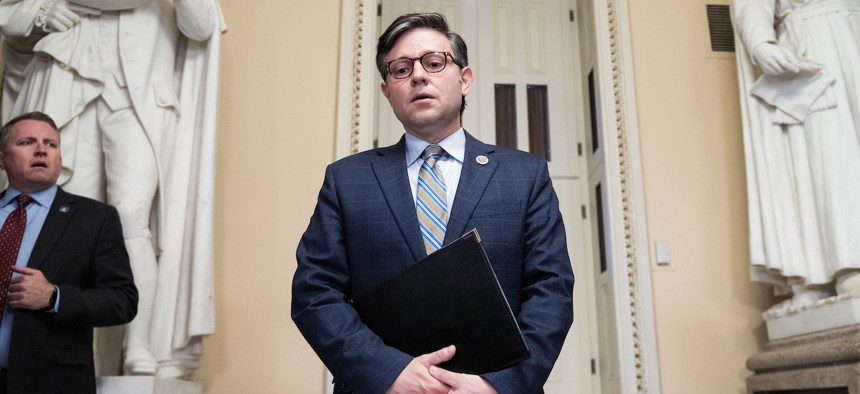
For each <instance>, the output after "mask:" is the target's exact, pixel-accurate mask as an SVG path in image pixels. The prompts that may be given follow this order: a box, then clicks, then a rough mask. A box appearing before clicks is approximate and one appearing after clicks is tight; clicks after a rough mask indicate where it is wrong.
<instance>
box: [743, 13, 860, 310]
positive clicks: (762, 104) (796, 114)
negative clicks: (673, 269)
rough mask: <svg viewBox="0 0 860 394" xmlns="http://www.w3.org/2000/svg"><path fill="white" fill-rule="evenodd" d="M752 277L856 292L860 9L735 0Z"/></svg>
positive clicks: (798, 293) (807, 288)
mask: <svg viewBox="0 0 860 394" xmlns="http://www.w3.org/2000/svg"><path fill="white" fill-rule="evenodd" d="M732 13H733V15H732V17H733V20H734V26H735V31H736V33H737V35H738V38H739V40H738V43H739V44H740V47H739V48H738V73H739V79H740V91H741V104H742V110H743V126H744V146H745V157H746V167H747V187H748V199H749V219H750V238H751V242H750V248H751V254H752V278H753V280H755V281H759V282H766V283H771V284H773V285H775V286H776V289H777V292H778V293H781V294H792V297H791V298H790V299H788V300H787V301H786V302H784V303H782V304H780V305H776V306H774V307H773V308H771V311H769V312H771V313H776V314H780V313H785V312H786V311H787V310H789V309H791V308H799V307H804V306H807V305H809V304H814V303H816V302H818V301H819V300H821V299H822V298H826V297H829V296H832V295H834V293H836V294H851V293H856V292H858V291H860V275H858V273H860V98H858V95H860V1H857V0H734V1H733V2H732Z"/></svg>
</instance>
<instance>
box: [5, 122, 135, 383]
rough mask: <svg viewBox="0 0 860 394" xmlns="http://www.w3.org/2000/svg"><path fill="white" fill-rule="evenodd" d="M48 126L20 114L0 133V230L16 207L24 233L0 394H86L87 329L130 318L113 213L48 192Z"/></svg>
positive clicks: (130, 294)
mask: <svg viewBox="0 0 860 394" xmlns="http://www.w3.org/2000/svg"><path fill="white" fill-rule="evenodd" d="M61 167H62V158H61V157H60V135H59V133H58V132H57V126H56V125H55V124H54V121H53V120H52V119H51V118H50V117H48V116H47V115H45V114H43V113H39V112H31V113H26V114H23V115H21V116H18V117H16V118H15V119H12V120H10V121H9V122H8V123H7V124H6V125H5V126H3V128H2V129H0V168H2V169H3V170H5V171H6V175H7V177H8V179H9V187H8V188H7V189H6V190H5V191H3V193H2V194H0V223H3V222H5V221H6V219H7V217H9V216H10V215H11V213H12V212H13V211H14V210H15V209H16V208H17V207H18V201H25V200H22V199H19V196H24V195H26V196H29V198H26V200H30V202H29V203H26V202H25V204H26V205H25V206H26V208H24V209H25V210H26V227H24V233H23V237H22V240H21V247H20V249H19V250H18V253H17V260H16V261H15V266H14V267H12V271H13V272H14V273H15V277H14V278H13V279H12V280H11V284H10V286H9V288H8V296H7V301H6V306H5V308H3V311H2V320H0V393H28V394H34V393H95V392H96V387H95V373H94V364H93V327H95V326H109V325H118V324H124V323H127V322H128V321H130V320H131V319H132V318H134V315H135V314H136V313H137V288H136V287H135V285H134V279H133V277H132V272H131V267H130V265H129V260H128V253H126V249H125V244H124V242H123V236H122V227H121V226H120V222H119V215H118V214H117V211H116V209H114V208H113V207H110V206H108V205H105V204H102V203H100V202H96V201H93V200H90V199H87V198H84V197H79V196H75V195H72V194H69V193H66V192H64V191H63V190H62V189H60V188H59V187H57V185H56V182H57V178H58V177H59V175H60V169H61Z"/></svg>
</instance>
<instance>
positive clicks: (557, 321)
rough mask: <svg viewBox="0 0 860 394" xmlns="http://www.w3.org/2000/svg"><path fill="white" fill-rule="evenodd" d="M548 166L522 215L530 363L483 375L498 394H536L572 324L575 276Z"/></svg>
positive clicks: (524, 324)
mask: <svg viewBox="0 0 860 394" xmlns="http://www.w3.org/2000/svg"><path fill="white" fill-rule="evenodd" d="M558 205H559V202H558V197H556V194H555V190H554V189H553V187H552V183H551V181H550V178H549V172H548V170H547V166H546V163H543V164H542V165H541V166H540V169H539V170H538V174H537V181H536V182H535V187H534V189H533V190H532V192H531V196H530V197H529V202H528V206H527V209H526V213H525V223H524V224H525V225H524V228H525V231H524V237H525V239H524V241H525V255H524V256H525V257H524V261H523V285H522V298H521V304H520V311H519V313H518V315H517V321H518V323H519V324H520V328H521V329H522V332H523V335H524V336H525V339H526V343H527V344H528V346H529V349H530V350H531V352H532V357H531V358H529V359H528V360H526V361H524V362H522V363H520V364H518V365H516V366H514V367H511V368H507V369H504V370H502V371H498V372H493V373H489V374H485V375H483V377H484V378H485V379H487V381H489V382H490V383H491V384H492V385H493V387H494V388H495V389H496V390H497V391H498V392H499V393H538V392H542V390H543V389H542V386H543V384H544V382H546V380H547V378H548V376H549V374H550V372H551V371H552V367H553V364H555V361H556V359H557V358H558V355H559V353H560V352H561V347H562V344H563V343H564V339H565V337H566V336H567V332H568V330H569V329H570V326H571V324H572V323H573V301H572V297H573V282H574V277H573V270H572V269H571V266H570V257H569V256H568V252H567V241H566V237H565V231H564V223H563V222H562V218H561V212H560V211H559V207H558Z"/></svg>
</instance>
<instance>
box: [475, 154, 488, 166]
mask: <svg viewBox="0 0 860 394" xmlns="http://www.w3.org/2000/svg"><path fill="white" fill-rule="evenodd" d="M475 161H477V162H478V164H480V165H485V164H487V163H489V162H490V159H488V158H487V156H484V155H480V156H478V157H476V158H475Z"/></svg>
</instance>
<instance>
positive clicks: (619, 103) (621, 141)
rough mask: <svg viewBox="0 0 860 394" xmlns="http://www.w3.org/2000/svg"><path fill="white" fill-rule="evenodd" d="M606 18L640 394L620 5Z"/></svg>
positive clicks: (641, 360) (642, 377)
mask: <svg viewBox="0 0 860 394" xmlns="http://www.w3.org/2000/svg"><path fill="white" fill-rule="evenodd" d="M606 6H607V10H606V11H607V16H608V20H609V42H610V51H609V53H610V64H611V70H612V74H611V75H612V95H613V98H614V103H615V113H614V115H615V127H616V130H615V131H616V133H617V136H618V169H619V173H618V176H619V187H620V189H619V191H620V194H621V216H622V221H623V225H624V252H625V253H624V257H625V263H626V268H627V290H628V292H629V294H628V296H629V298H628V301H629V307H630V320H629V324H630V332H632V334H633V335H632V338H631V341H632V346H633V348H632V357H633V365H634V366H635V372H636V390H637V392H640V393H643V392H647V391H648V387H649V385H648V381H647V377H648V374H647V373H646V365H647V362H646V360H645V357H644V352H643V338H644V337H645V333H644V331H643V326H644V325H643V324H642V321H641V320H642V319H641V311H640V309H641V308H640V300H641V299H642V297H641V287H640V286H639V283H640V280H641V278H640V275H639V266H640V262H639V258H638V257H639V253H638V251H637V243H638V242H637V241H638V240H637V234H636V229H637V223H636V213H635V212H634V211H635V209H634V207H633V203H632V202H633V201H634V196H633V188H632V185H633V175H632V172H633V171H632V170H633V169H632V168H631V166H630V163H631V159H630V158H631V154H630V149H631V147H630V142H629V138H630V136H629V129H628V125H627V114H628V108H627V100H626V95H625V89H626V88H627V85H626V84H627V83H628V81H626V80H625V71H626V70H625V69H624V64H625V63H624V61H623V53H622V50H621V48H622V47H623V42H622V41H623V37H622V34H621V33H620V32H619V30H620V29H619V23H620V22H619V18H618V15H619V14H620V13H621V9H620V8H621V4H620V1H617V0H608V1H607V3H606Z"/></svg>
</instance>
